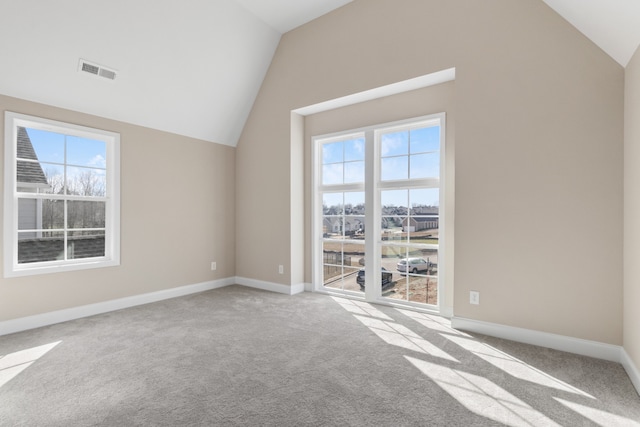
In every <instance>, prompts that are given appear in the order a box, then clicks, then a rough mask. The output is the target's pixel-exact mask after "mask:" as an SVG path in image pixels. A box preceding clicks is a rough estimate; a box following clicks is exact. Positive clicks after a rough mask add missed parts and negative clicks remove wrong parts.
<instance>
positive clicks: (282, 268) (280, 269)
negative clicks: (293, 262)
mask: <svg viewBox="0 0 640 427" xmlns="http://www.w3.org/2000/svg"><path fill="white" fill-rule="evenodd" d="M278 273H280V274H284V265H279V266H278Z"/></svg>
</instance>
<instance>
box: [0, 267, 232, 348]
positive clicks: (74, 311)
mask: <svg viewBox="0 0 640 427" xmlns="http://www.w3.org/2000/svg"><path fill="white" fill-rule="evenodd" d="M233 284H235V278H234V277H229V278H226V279H220V280H213V281H210V282H203V283H197V284H195V285H187V286H180V287H177V288H171V289H164V290H161V291H157V292H150V293H146V294H141V295H134V296H130V297H125V298H119V299H115V300H110V301H103V302H98V303H95V304H88V305H82V306H79V307H72V308H67V309H64V310H57V311H51V312H48V313H42V314H36V315H33V316H27V317H21V318H18V319H11V320H6V321H3V322H0V336H2V335H7V334H12V333H14V332H20V331H26V330H28V329H34V328H39V327H42V326H48V325H53V324H55V323H60V322H66V321H68V320H74V319H79V318H81V317H88V316H94V315H96V314H102V313H107V312H109V311H115V310H121V309H123V308H129V307H134V306H136V305H143V304H149V303H152V302H157V301H162V300H165V299H169V298H176V297H181V296H184V295H189V294H195V293H198V292H204V291H209V290H212V289H218V288H222V287H225V286H229V285H233Z"/></svg>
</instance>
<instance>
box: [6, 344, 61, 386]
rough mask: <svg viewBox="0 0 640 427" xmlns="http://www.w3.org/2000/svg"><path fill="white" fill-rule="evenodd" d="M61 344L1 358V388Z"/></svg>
mask: <svg viewBox="0 0 640 427" xmlns="http://www.w3.org/2000/svg"><path fill="white" fill-rule="evenodd" d="M61 342H62V341H57V342H52V343H50V344H45V345H41V346H38V347H32V348H28V349H26V350H20V351H16V352H14V353H9V354H6V355H4V356H0V387H2V386H3V385H5V384H6V383H8V382H9V381H11V380H12V379H13V378H15V377H16V376H17V375H18V374H20V372H22V371H24V370H25V369H27V368H28V367H29V366H31V365H32V364H33V363H34V362H35V361H36V360H38V359H40V358H41V357H42V356H44V355H45V354H47V353H48V352H49V351H50V350H51V349H52V348H54V347H55V346H57V345H58V344H60V343H61Z"/></svg>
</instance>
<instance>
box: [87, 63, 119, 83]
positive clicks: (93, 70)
mask: <svg viewBox="0 0 640 427" xmlns="http://www.w3.org/2000/svg"><path fill="white" fill-rule="evenodd" d="M78 68H79V70H80V71H83V72H85V73H89V74H93V75H94V76H99V77H104V78H105V79H109V80H115V78H116V72H115V71H114V70H110V69H109V68H106V67H103V66H102V65H98V64H94V63H92V62H89V61H86V60H84V59H81V60H80V66H79V67H78Z"/></svg>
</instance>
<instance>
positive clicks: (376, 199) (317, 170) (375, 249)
mask: <svg viewBox="0 0 640 427" xmlns="http://www.w3.org/2000/svg"><path fill="white" fill-rule="evenodd" d="M435 123H437V125H438V126H439V127H440V146H439V149H440V171H439V178H438V179H439V185H438V188H439V212H438V218H439V224H438V234H439V235H438V274H437V276H438V278H437V280H438V285H437V292H438V303H437V305H430V304H424V303H416V302H411V301H404V300H395V299H391V298H388V297H383V296H382V286H381V275H380V274H376V272H377V271H380V268H381V266H380V260H381V247H382V238H381V232H380V231H381V230H380V226H381V217H382V214H381V201H380V199H381V192H382V191H384V190H387V189H393V188H401V187H402V189H410V188H412V187H420V184H419V183H418V184H415V183H412V181H411V180H407V181H406V182H405V184H406V185H405V186H400V187H398V186H394V184H393V183H387V182H382V181H381V179H380V169H381V166H380V158H381V155H380V154H381V153H380V141H379V135H380V134H381V133H382V132H386V131H388V130H389V129H390V128H396V127H397V128H408V127H411V126H414V125H418V126H421V125H424V126H428V125H430V124H435ZM445 128H446V115H445V113H437V114H431V115H428V116H422V117H417V118H411V119H406V120H401V121H395V122H390V123H384V124H378V125H374V126H369V127H366V128H360V129H351V130H347V131H344V132H336V133H332V134H327V135H319V136H314V137H312V165H311V166H312V174H311V176H312V179H311V181H312V182H311V191H312V193H311V194H312V203H311V208H312V215H311V218H312V223H311V224H312V230H311V256H312V262H311V267H312V284H313V286H312V289H313V291H314V292H321V293H327V294H336V295H340V296H347V297H352V298H358V299H362V300H364V301H367V302H373V303H380V304H385V305H392V306H396V305H397V306H400V307H405V308H406V307H412V308H415V309H418V310H425V311H430V312H436V313H439V312H440V309H441V307H442V303H443V298H442V295H443V291H444V289H445V286H444V284H445V274H446V273H445V272H446V268H445V262H446V257H445V245H446V234H445V230H446V226H445V206H446V203H445V176H446V173H445V151H446V150H445V143H446V135H445ZM353 135H364V137H365V180H364V185H360V184H355V185H354V184H344V185H342V186H336V189H335V191H338V192H342V191H362V188H363V187H364V192H365V218H364V222H365V243H364V249H365V256H364V260H365V262H364V264H365V267H364V268H365V277H367V278H368V279H367V286H366V287H365V290H364V292H352V291H348V290H341V289H331V288H326V287H325V286H324V285H323V246H322V243H323V237H322V222H323V213H322V206H323V198H322V195H323V194H324V193H325V192H329V191H331V187H330V186H323V185H322V181H321V179H322V163H321V161H322V157H321V156H322V149H321V147H322V144H323V143H326V142H327V141H337V140H340V139H341V138H344V139H346V138H349V137H351V136H353ZM432 188H433V187H432ZM368 230H371V231H368ZM372 278H373V279H372Z"/></svg>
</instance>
